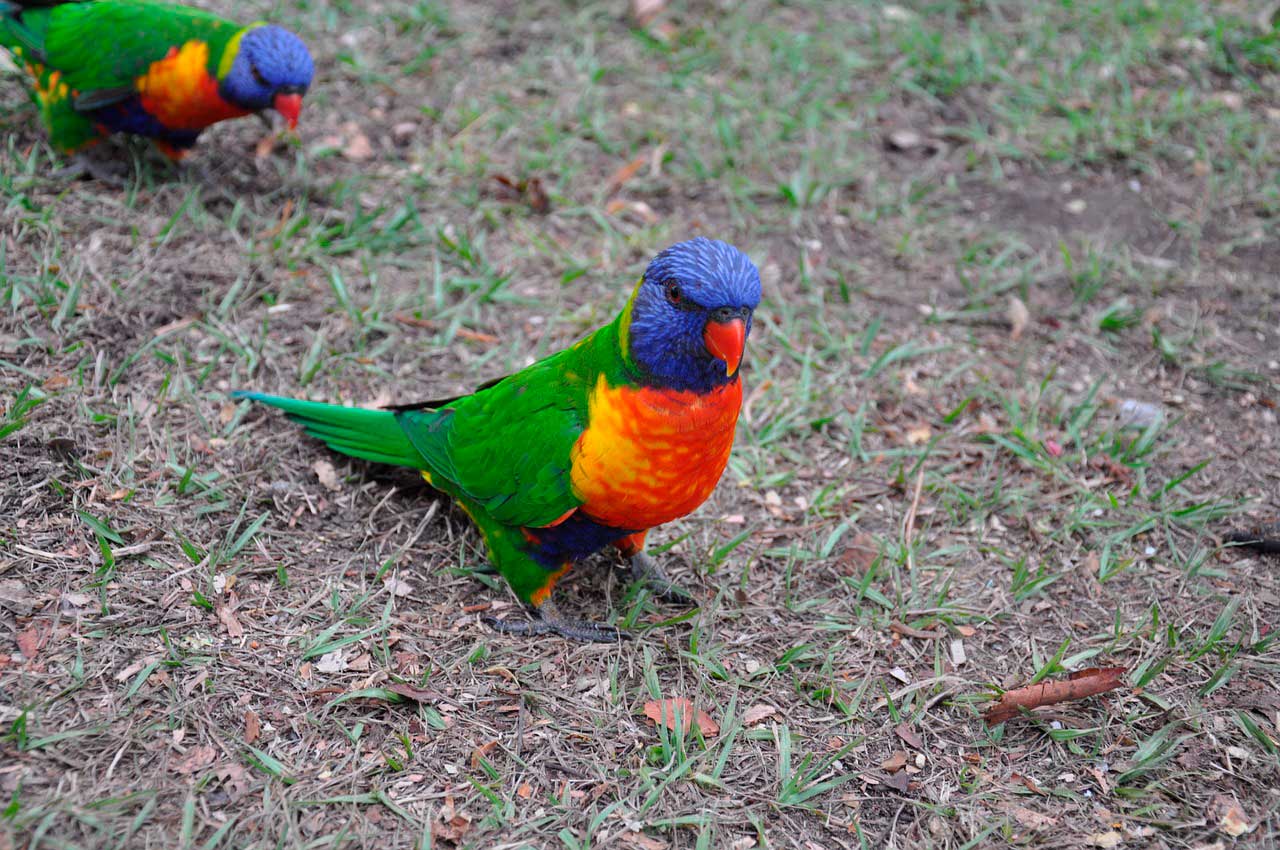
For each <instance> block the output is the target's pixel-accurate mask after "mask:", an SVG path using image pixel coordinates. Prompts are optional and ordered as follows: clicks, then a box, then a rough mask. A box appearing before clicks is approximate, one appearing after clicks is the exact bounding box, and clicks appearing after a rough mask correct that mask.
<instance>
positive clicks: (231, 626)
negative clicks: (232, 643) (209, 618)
mask: <svg viewBox="0 0 1280 850" xmlns="http://www.w3.org/2000/svg"><path fill="white" fill-rule="evenodd" d="M218 619H219V620H220V621H221V622H222V627H223V628H225V629H226V630H227V635H228V636H230V637H231V638H232V639H236V638H242V637H244V626H242V625H240V621H239V620H237V619H236V614H235V612H234V611H232V610H231V606H230V605H219V606H218Z"/></svg>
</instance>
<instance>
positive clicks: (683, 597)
mask: <svg viewBox="0 0 1280 850" xmlns="http://www.w3.org/2000/svg"><path fill="white" fill-rule="evenodd" d="M631 580H632V581H638V582H640V583H641V584H643V585H644V586H645V587H646V588H648V590H649V592H650V593H652V594H653V595H654V596H657V597H658V598H659V599H661V600H662V601H663V602H670V603H672V604H675V605H696V604H697V600H696V599H694V598H693V595H692V594H691V593H689V591H687V590H685V589H684V588H683V587H681V586H680V585H678V584H676V583H675V582H673V581H672V580H671V579H670V578H668V576H667V574H666V572H664V571H663V569H662V567H660V566H658V562H657V561H655V560H654V559H653V558H651V557H649V556H648V555H646V554H645V553H644V552H637V553H635V554H634V555H632V556H631Z"/></svg>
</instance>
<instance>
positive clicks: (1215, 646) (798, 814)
mask: <svg viewBox="0 0 1280 850" xmlns="http://www.w3.org/2000/svg"><path fill="white" fill-rule="evenodd" d="M210 5H214V6H217V7H218V8H221V9H222V10H224V11H229V10H235V14H237V15H238V16H240V17H242V18H243V17H247V16H248V15H249V13H250V12H249V11H248V10H252V12H253V13H256V14H260V15H262V16H264V17H269V18H271V19H273V20H276V21H278V22H280V23H284V24H286V25H289V26H291V27H294V28H296V29H297V30H298V31H300V32H301V34H302V35H303V36H304V37H305V38H306V39H307V40H308V41H309V43H310V44H311V45H312V47H313V50H314V52H315V53H316V55H317V59H318V62H319V66H320V68H321V69H322V71H321V78H320V80H319V81H318V83H317V85H316V87H315V88H314V90H313V93H312V94H311V96H309V97H308V100H307V105H306V107H305V108H304V111H303V116H302V117H303V123H302V131H301V137H300V140H298V141H295V142H288V143H284V142H282V143H280V144H279V145H277V147H276V148H275V150H274V151H273V152H272V153H271V154H270V156H268V157H266V158H256V157H255V155H254V151H255V145H256V144H257V143H258V142H259V140H260V138H261V135H262V128H261V127H260V125H258V124H257V123H256V122H252V121H246V122H240V123H238V124H233V125H226V126H223V127H220V128H217V129H216V130H214V131H213V132H211V133H209V134H208V136H207V138H206V140H205V142H204V143H203V145H202V147H201V148H200V149H199V150H198V152H197V154H196V155H195V156H194V157H193V159H192V162H191V166H190V167H189V168H186V169H183V170H179V171H175V170H174V169H171V168H170V167H168V166H167V165H165V164H164V163H162V162H160V161H158V160H157V159H156V158H155V156H154V155H153V154H151V153H150V152H149V151H148V150H147V149H146V148H145V147H144V146H133V145H130V146H125V145H122V146H120V148H119V151H120V154H121V156H124V157H127V158H132V159H134V160H135V162H136V169H135V172H134V173H135V175H136V176H134V177H132V178H131V179H130V181H129V182H128V184H127V185H126V186H125V187H123V188H115V187H111V186H107V185H103V184H99V183H94V182H88V181H76V182H71V183H67V182H65V181H62V180H55V179H51V178H50V177H49V176H48V175H49V174H50V173H51V172H52V171H53V170H54V169H55V168H56V167H57V166H58V165H59V164H60V160H58V158H56V157H55V156H53V155H52V154H51V152H50V151H49V149H48V148H47V147H46V145H45V144H44V142H43V140H42V136H41V134H40V133H39V132H38V131H37V130H35V129H34V128H33V122H34V112H33V111H32V110H31V109H30V108H29V107H28V106H27V104H26V101H25V98H24V96H23V94H22V91H21V87H20V84H19V81H18V78H17V76H16V75H15V74H14V73H9V72H0V298H2V299H3V307H2V308H0V382H2V386H3V389H4V393H3V394H0V435H2V437H0V848H8V847H10V846H12V847H22V848H28V847H29V848H35V847H45V848H86V850H87V848H121V850H124V848H130V849H131V848H214V847H227V848H229V847H245V848H249V847H252V848H339V847H343V848H347V847H349V848H356V847H377V848H392V847H428V846H431V847H438V848H440V847H443V848H447V847H453V846H458V847H475V848H493V847H511V848H515V847H523V846H529V847H537V848H568V850H577V848H588V847H593V848H594V847H604V846H608V847H619V848H639V849H640V850H661V848H667V847H670V848H730V847H732V848H739V850H745V848H749V847H752V846H760V847H778V848H790V847H798V848H819V847H821V848H841V847H844V848H853V847H866V848H881V847H924V846H931V847H940V848H943V847H945V848H961V847H989V846H1004V845H1018V846H1052V847H1065V846H1079V845H1081V844H1086V845H1088V844H1090V843H1091V844H1092V845H1093V846H1099V847H1107V846H1120V847H1177V848H1180V847H1215V846H1218V847H1232V846H1246V845H1248V846H1259V847H1265V846H1275V844H1276V843H1277V842H1278V841H1280V814H1278V810H1280V790H1278V789H1280V746H1278V744H1277V741H1278V740H1280V728H1278V726H1277V724H1278V723H1280V696H1278V688H1277V682H1278V681H1280V643H1278V642H1277V637H1276V636H1277V630H1278V629H1280V613H1277V611H1278V606H1280V569H1278V567H1280V565H1278V564H1277V561H1276V560H1274V559H1271V560H1270V561H1268V560H1267V559H1265V558H1264V557H1261V556H1254V555H1249V554H1246V553H1242V552H1240V551H1238V550H1231V549H1228V548H1224V547H1223V546H1222V545H1221V543H1220V536H1221V535H1222V534H1223V533H1225V532H1226V531H1227V530H1229V529H1232V528H1243V527H1249V526H1252V525H1255V524H1258V523H1261V522H1265V521H1269V520H1274V519H1275V518H1276V517H1277V515H1278V514H1280V430H1278V429H1277V419H1276V417H1277V411H1276V410H1275V404H1276V401H1277V400H1278V399H1280V386H1278V381H1280V362H1278V361H1280V284H1277V280H1276V273H1277V270H1278V269H1280V249H1277V243H1276V237H1277V232H1276V224H1275V222H1276V220H1277V213H1280V181H1278V180H1277V176H1278V174H1280V172H1278V170H1277V159H1278V154H1277V151H1278V150H1280V139H1278V138H1277V137H1278V136H1280V103H1278V102H1277V100H1276V98H1275V92H1276V91H1277V90H1280V39H1278V38H1277V37H1276V36H1273V35H1270V34H1269V33H1268V31H1267V30H1266V29H1265V28H1264V26H1263V20H1264V18H1265V13H1266V12H1267V10H1268V9H1269V8H1270V4H1266V3H1262V2H1227V1H1226V0H1224V2H1218V3H1211V4H1210V3H1197V2H1191V0H1164V2H1150V0H1119V2H1102V0H1078V2H1073V3H1068V2H1053V0H1025V2H982V0H938V2H919V3H912V2H904V3H900V4H898V5H886V4H881V3H870V2H841V0H829V2H817V0H793V2H788V3H777V4H774V3H765V2H750V0H748V2H732V0H718V2H712V0H704V2H689V3H673V4H672V6H671V8H669V9H668V10H667V11H666V12H664V13H663V14H662V15H661V16H660V17H659V18H658V19H657V21H656V22H654V24H652V25H651V26H650V28H649V29H648V30H647V31H646V30H641V29H636V28H634V27H633V26H632V24H631V22H630V20H629V18H628V17H627V15H626V14H625V8H624V6H625V4H624V3H622V2H620V0H619V2H609V3H598V2H551V0H542V2H527V3H515V2H490V3H473V2H461V1H460V0H459V2H450V3H439V2H415V0H387V2H382V3H373V4H369V3H352V2H346V0H285V2H281V3H278V4H275V5H271V4H265V3H260V2H251V3H248V4H233V3H229V2H225V0H219V2H217V3H211V4H210ZM629 163H635V165H634V167H633V168H630V169H626V170H624V168H625V167H626V166H627V165H628V164H629ZM498 177H503V178H506V179H507V180H508V181H509V182H510V183H511V184H515V185H516V186H517V187H518V186H519V184H520V182H521V181H525V180H535V179H536V180H537V181H539V182H540V186H541V189H542V190H543V191H544V192H545V195H546V202H547V204H548V205H549V211H547V212H540V211H538V210H537V209H535V207H537V206H540V204H539V198H538V197H537V192H536V190H528V189H526V190H525V191H524V192H523V193H521V192H520V191H519V189H518V188H516V189H512V188H509V187H507V186H504V184H503V183H502V182H500V181H498V180H497V179H496V178H498ZM699 233H701V234H707V235H714V236H717V237H720V238H724V239H727V240H729V241H732V242H734V243H736V244H738V245H739V246H741V247H742V248H743V249H744V250H746V251H747V252H748V253H749V254H750V255H751V256H752V257H753V258H754V259H755V260H756V262H757V263H758V265H759V266H760V268H761V271H762V273H763V276H764V280H765V287H766V302H765V304H764V305H763V306H762V308H761V315H760V321H759V322H758V324H757V331H756V333H755V334H754V335H753V338H752V340H751V346H750V354H749V357H748V361H747V365H746V367H745V372H746V374H747V380H748V394H749V400H748V402H747V404H746V407H745V410H744V412H743V418H742V422H741V425H740V431H739V440H738V445H737V447H736V449H735V453H734V456H733V459H732V462H731V465H730V469H729V471H728V472H727V473H726V476H725V479H724V481H723V482H722V483H721V486H720V488H719V490H718V491H717V493H716V495H715V496H714V497H713V499H712V500H711V502H709V503H708V504H707V505H705V506H704V507H703V508H702V509H701V510H700V511H699V512H698V513H697V514H696V515H694V516H693V517H691V518H689V519H688V520H686V521H684V522H680V523H676V524H675V525H673V526H671V527H668V528H664V529H662V530H661V531H659V532H656V533H655V534H654V535H653V536H652V537H651V540H653V541H654V542H655V543H656V544H657V546H658V547H659V549H660V550H666V551H665V554H664V555H663V557H664V558H666V560H667V563H668V565H669V566H670V569H671V571H672V572H673V573H674V574H675V577H676V578H677V579H678V580H680V581H681V582H682V583H684V584H685V585H686V586H688V587H690V588H692V589H694V591H695V592H696V593H697V595H698V597H699V598H700V599H701V601H702V603H703V604H702V606H701V608H700V609H699V610H697V611H696V612H682V611H679V610H677V609H672V608H670V607H668V606H662V605H658V604H655V603H654V602H653V601H652V600H650V599H648V598H645V597H644V596H643V595H641V594H638V593H637V592H636V591H635V590H634V589H633V588H631V587H629V586H628V584H627V582H626V581H625V580H624V579H623V574H622V573H621V572H618V571H616V570H614V569H612V564H611V563H610V562H609V561H607V560H603V559H602V560H601V561H600V562H599V563H598V564H594V565H588V566H586V567H584V568H581V569H578V570H576V571H575V572H574V573H572V574H571V577H570V578H569V579H567V580H566V582H565V583H564V584H563V585H562V586H563V587H564V596H563V599H562V605H563V607H564V608H565V609H566V610H568V611H571V612H575V613H582V614H586V615H589V616H592V617H596V618H600V619H609V620H611V621H616V622H618V623H620V624H624V625H626V626H627V627H628V628H630V629H632V630H634V631H635V632H637V633H638V639H637V640H635V641H633V642H631V643H628V644H624V645H621V646H579V645H574V644H569V643H565V642H563V641H560V640H555V639H545V640H537V641H532V642H530V641H524V640H519V639H515V638H508V637H504V636H501V635H496V634H494V633H492V632H491V631H490V630H488V629H487V628H486V627H484V626H483V625H482V624H481V623H480V622H479V618H480V617H481V616H482V615H483V614H486V613H495V612H496V613H514V611H515V606H514V604H513V602H512V599H511V597H510V596H509V594H507V592H506V591H505V589H504V588H503V587H502V586H501V584H500V583H499V582H497V581H496V580H495V579H494V578H493V577H491V576H488V575H484V574H480V573H478V572H477V568H478V567H480V566H481V565H482V560H483V556H482V553H481V552H480V550H479V548H478V544H479V541H478V539H477V536H476V535H475V533H474V532H473V531H472V529H471V528H470V526H469V525H468V523H467V521H466V519H465V517H464V516H462V515H461V514H460V513H459V512H457V511H456V510H454V509H453V508H451V507H450V506H449V505H448V504H447V503H445V502H442V501H438V500H437V499H436V497H435V496H434V495H433V493H432V492H431V491H430V490H429V489H427V488H426V487H425V486H424V485H423V484H422V483H421V482H420V481H418V480H417V479H416V478H415V477H414V476H413V475H411V474H409V473H408V472H404V471H395V470H389V469H387V468H383V467H376V466H372V465H368V464H364V463H360V462H353V461H348V460H346V459H343V458H339V457H335V456H333V455H330V454H329V453H327V452H326V451H325V450H324V449H323V448H322V447H321V446H320V445H319V444H317V443H314V442H312V441H310V440H306V439H302V438H300V436H299V434H298V433H297V431H296V430H295V428H294V427H293V426H292V425H290V424H288V423H287V422H285V421H284V420H283V419H282V418H281V417H278V416H275V415H270V414H266V413H264V412H262V411H259V410H254V409H251V408H250V407H249V406H248V405H244V404H236V403H232V402H230V401H229V400H228V395H227V394H228V391H229V390H231V389H235V388H252V389H261V390H266V391H271V392H280V393H287V394H297V395H304V396H307V397H311V398H315V399H321V400H339V399H341V400H344V401H351V402H354V403H359V404H371V403H383V404H385V403H391V402H397V401H412V400H415V399H417V398H423V397H426V398H431V397H438V396H441V395H445V394H452V393H456V392H459V391H463V390H466V389H468V388H470V387H472V386H474V385H475V384H477V383H479V382H480V381H482V380H485V379H488V378H491V377H494V376H497V375H500V374H503V373H505V372H506V371H509V370H511V369H514V368H518V367H520V366H522V365H524V364H526V363H529V362H531V361H532V359H534V358H536V357H539V356H541V355H543V354H546V353H549V352H551V351H553V350H555V349H557V348H559V347H561V346H564V345H566V344H568V343H570V342H571V341H573V340H574V339H576V338H577V337H579V336H580V335H582V334H583V333H584V332H586V331H588V330H590V329H591V328H594V327H595V326H597V325H599V324H601V323H603V322H604V321H606V320H607V319H608V318H609V317H611V316H612V315H613V314H614V313H615V312H616V311H617V310H618V309H619V308H620V306H621V304H622V303H623V300H624V298H625V295H626V293H627V291H628V290H629V288H630V286H631V284H632V282H633V281H634V280H635V279H636V277H637V276H638V274H639V272H640V270H641V269H642V268H643V265H644V263H645V261H646V260H647V258H648V257H649V256H650V255H651V254H652V253H654V252H655V251H656V250H658V249H660V248H662V247H664V246H666V245H667V244H669V243H671V242H674V241H678V240H680V239H684V238H687V237H689V236H692V235H695V234H699ZM1013 299H1017V300H1018V301H1019V302H1020V303H1022V304H1023V305H1025V307H1026V309H1027V313H1026V316H1025V317H1022V318H1025V319H1026V321H1025V327H1022V328H1021V333H1019V334H1015V333H1013V331H1012V328H1011V325H1010V316H1014V317H1015V318H1018V317H1017V316H1016V313H1017V312H1018V311H1017V309H1016V307H1015V308H1013V309H1012V310H1011V306H1010V305H1011V304H1013V303H1014V301H1013ZM1018 324H1019V325H1022V324H1023V322H1022V321H1021V319H1019V321H1018ZM1126 400H1130V401H1137V402H1144V403H1148V404H1150V405H1154V408H1155V410H1156V411H1157V412H1158V416H1157V418H1156V419H1155V420H1154V421H1153V422H1151V424H1149V425H1147V426H1146V427H1136V428H1135V427H1126V417H1127V416H1128V412H1129V411H1130V410H1131V409H1132V407H1133V405H1132V403H1130V404H1129V405H1128V406H1127V407H1126V406H1125V404H1124V402H1125V401H1126ZM325 463H328V464H332V468H333V470H335V471H336V476H334V477H329V476H327V475H326V473H327V472H328V470H327V469H326V468H325V467H324V466H320V464H325ZM335 479H336V480H335ZM909 515H911V516H914V519H915V521H914V523H910V522H908V518H909ZM1113 665H1120V666H1124V667H1127V668H1128V669H1129V673H1128V674H1127V678H1126V682H1127V687H1126V688H1124V689H1122V690H1119V691H1115V692H1113V693H1111V694H1109V695H1106V696H1103V697H1099V698H1094V699H1091V700H1089V701H1086V702H1080V703H1073V704H1068V705H1063V706H1059V707H1058V708H1057V709H1054V710H1050V711H1049V712H1048V713H1046V714H1044V715H1043V716H1042V717H1038V718H1026V719H1018V720H1015V721H1012V722H1010V723H1007V724H1005V725H1004V726H1001V727H997V728H995V729H988V728H986V726H985V725H984V724H983V722H982V720H981V712H982V709H983V707H984V705H985V704H986V702H987V700H988V699H989V698H990V696H991V695H992V694H993V693H996V692H997V689H999V688H1008V687H1014V686H1017V685H1021V684H1025V683H1026V682H1028V681H1031V680H1032V679H1034V678H1037V677H1061V676H1064V675H1065V674H1066V672H1067V671H1071V670H1075V669H1079V668H1082V667H1088V666H1113ZM396 684H409V685H414V686H420V687H421V688H423V689H425V690H426V691H428V692H429V693H427V694H425V695H423V697H424V700H423V702H421V703H418V702H414V701H410V700H407V699H402V698H399V697H397V696H395V695H394V694H393V693H392V692H391V691H389V690H387V689H388V688H390V687H391V686H393V685H396ZM669 697H687V698H688V699H690V700H691V701H692V702H693V704H694V705H695V706H696V707H697V708H699V709H702V710H704V711H705V712H707V714H708V715H709V716H710V717H711V718H712V719H714V720H715V721H716V722H717V723H718V725H719V732H718V734H716V735H706V736H704V735H702V734H701V732H699V731H698V729H697V727H696V726H695V727H694V730H693V731H690V732H689V733H687V734H683V735H682V734H679V733H672V734H666V733H660V732H659V730H657V729H655V728H654V724H653V723H652V722H651V721H650V720H648V719H647V718H646V717H645V716H644V705H645V703H646V702H649V701H651V700H656V699H659V698H669ZM764 707H768V708H772V709H773V711H772V712H769V711H768V710H767V709H766V708H764ZM748 721H751V722H750V723H748ZM900 752H901V753H905V756H901V755H895V754H896V753H900ZM904 758H905V764H906V767H905V768H902V767H901V765H902V764H903V761H904ZM886 764H887V767H886ZM1245 827H1248V828H1249V829H1251V831H1250V832H1247V833H1244V834H1242V835H1240V836H1239V837H1238V838H1237V837H1236V836H1235V835H1233V833H1238V832H1241V830H1243V829H1244V828H1245ZM433 836H434V837H433ZM1215 842H1220V843H1218V844H1215Z"/></svg>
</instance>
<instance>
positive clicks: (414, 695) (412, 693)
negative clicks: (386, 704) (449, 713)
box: [386, 682, 444, 702]
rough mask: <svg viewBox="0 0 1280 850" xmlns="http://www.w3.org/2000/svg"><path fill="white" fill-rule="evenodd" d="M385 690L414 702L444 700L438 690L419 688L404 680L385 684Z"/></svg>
mask: <svg viewBox="0 0 1280 850" xmlns="http://www.w3.org/2000/svg"><path fill="white" fill-rule="evenodd" d="M386 690H388V691H391V693H393V694H399V695H400V696H402V697H404V698H405V699H410V700H413V701H414V702H444V696H443V695H441V694H440V692H439V691H432V690H428V689H426V688H419V687H416V686H414V685H409V684H406V683H404V682H396V683H394V684H391V685H387V686H386Z"/></svg>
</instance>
